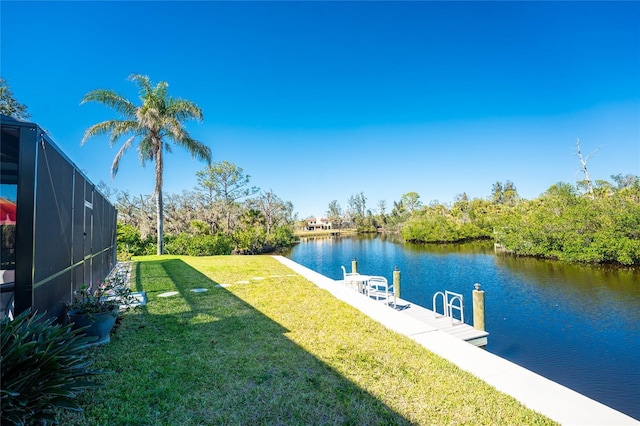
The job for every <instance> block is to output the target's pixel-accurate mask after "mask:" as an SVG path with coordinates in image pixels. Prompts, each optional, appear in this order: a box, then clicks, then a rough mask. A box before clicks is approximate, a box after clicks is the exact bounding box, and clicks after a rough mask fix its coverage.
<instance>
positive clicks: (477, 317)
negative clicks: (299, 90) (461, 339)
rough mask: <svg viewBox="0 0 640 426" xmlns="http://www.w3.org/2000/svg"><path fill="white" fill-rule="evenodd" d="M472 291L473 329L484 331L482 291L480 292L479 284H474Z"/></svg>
mask: <svg viewBox="0 0 640 426" xmlns="http://www.w3.org/2000/svg"><path fill="white" fill-rule="evenodd" d="M474 286H475V288H476V289H475V290H473V292H472V293H473V328H475V329H477V330H482V331H485V325H484V290H480V284H475V285H474Z"/></svg>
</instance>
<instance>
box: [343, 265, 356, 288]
mask: <svg viewBox="0 0 640 426" xmlns="http://www.w3.org/2000/svg"><path fill="white" fill-rule="evenodd" d="M340 267H341V268H342V276H343V277H344V285H346V286H349V287H351V289H353V290H356V289H357V288H358V280H353V279H351V278H353V277H357V276H358V274H354V273H353V272H347V270H346V269H345V267H344V266H340Z"/></svg>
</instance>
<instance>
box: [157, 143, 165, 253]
mask: <svg viewBox="0 0 640 426" xmlns="http://www.w3.org/2000/svg"><path fill="white" fill-rule="evenodd" d="M162 170H163V167H162V141H160V140H158V141H157V151H156V191H155V192H156V212H157V218H158V224H157V228H156V229H157V230H158V251H157V253H158V255H160V254H163V252H164V238H163V235H164V208H163V207H164V206H163V203H162Z"/></svg>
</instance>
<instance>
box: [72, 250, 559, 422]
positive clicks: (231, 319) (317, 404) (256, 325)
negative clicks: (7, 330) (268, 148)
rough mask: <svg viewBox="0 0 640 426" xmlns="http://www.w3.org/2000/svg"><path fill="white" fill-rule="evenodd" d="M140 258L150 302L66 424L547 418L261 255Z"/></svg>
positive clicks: (131, 317)
mask: <svg viewBox="0 0 640 426" xmlns="http://www.w3.org/2000/svg"><path fill="white" fill-rule="evenodd" d="M136 260H137V263H136V267H135V268H134V271H135V279H134V282H133V283H132V286H133V287H135V289H136V290H144V291H146V292H147V296H148V304H147V306H146V307H144V308H137V310H134V311H131V312H129V313H127V314H126V315H125V317H124V319H123V321H122V322H121V324H120V325H119V327H118V328H117V330H116V331H115V332H114V334H113V335H112V338H111V343H109V344H108V345H106V346H102V347H95V348H92V349H91V350H92V351H93V352H94V353H93V355H94V356H95V359H96V366H97V367H99V368H104V369H109V370H111V371H113V374H108V375H104V376H102V380H103V381H104V385H105V386H104V387H103V388H101V389H98V390H95V391H91V392H88V393H85V394H83V395H81V397H80V398H81V403H82V405H83V406H84V407H85V411H84V413H70V414H69V413H66V414H64V417H63V418H62V419H61V423H62V424H73V425H213V424H215V425H322V424H327V425H395V424H397V425H403V424H429V425H431V424H437V425H444V424H473V425H477V424H552V422H551V421H550V420H549V419H547V418H545V417H544V416H542V415H540V414H537V413H535V412H533V411H531V410H529V409H527V408H525V407H524V406H522V405H521V404H520V403H519V402H517V401H516V400H515V399H513V398H512V397H510V396H507V395H505V394H502V393H500V392H498V391H497V390H495V389H493V388H491V387H490V386H489V385H487V384H486V383H484V382H482V381H481V380H479V379H477V378H475V377H474V376H472V375H470V374H468V373H466V372H464V371H462V370H460V369H459V368H457V367H456V366H455V365H453V364H451V363H449V362H448V361H446V360H444V359H442V358H440V357H438V356H436V355H434V354H432V353H431V352H429V351H427V350H426V349H424V348H422V347H421V346H419V345H418V344H416V343H415V342H413V341H412V340H410V339H408V338H404V337H402V336H400V335H397V334H395V333H394V332H392V331H390V330H388V329H386V328H385V327H383V326H382V325H380V324H378V323H377V322H375V321H373V320H371V319H370V318H369V317H367V316H366V315H364V314H362V313H361V312H359V311H357V310H355V309H354V308H352V307H351V306H349V305H347V304H345V303H343V302H341V301H339V300H337V299H335V298H333V297H332V296H330V295H329V294H328V293H327V292H325V291H323V290H320V289H318V288H317V287H316V286H315V285H313V284H312V283H310V282H309V281H307V280H306V279H304V278H303V277H301V276H299V275H296V274H294V273H293V272H292V271H291V270H289V269H288V268H286V267H285V266H283V265H282V264H280V263H279V262H277V261H276V260H274V259H272V258H270V257H268V256H251V257H249V256H214V257H181V256H162V257H158V256H149V257H142V258H137V259H136ZM260 278H262V279H260ZM247 282H248V283H247ZM218 284H230V285H229V286H223V287H220V286H218ZM197 287H203V288H207V289H209V291H207V292H204V293H194V292H191V291H190V289H192V288H197ZM167 291H178V292H179V295H177V296H173V297H168V298H162V297H159V295H160V294H161V293H164V292H167Z"/></svg>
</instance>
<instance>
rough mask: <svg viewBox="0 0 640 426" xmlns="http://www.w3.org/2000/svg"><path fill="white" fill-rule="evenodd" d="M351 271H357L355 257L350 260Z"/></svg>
mask: <svg viewBox="0 0 640 426" xmlns="http://www.w3.org/2000/svg"><path fill="white" fill-rule="evenodd" d="M351 272H353V273H354V274H357V273H358V261H357V260H356V258H355V257H354V258H353V260H352V261H351Z"/></svg>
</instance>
